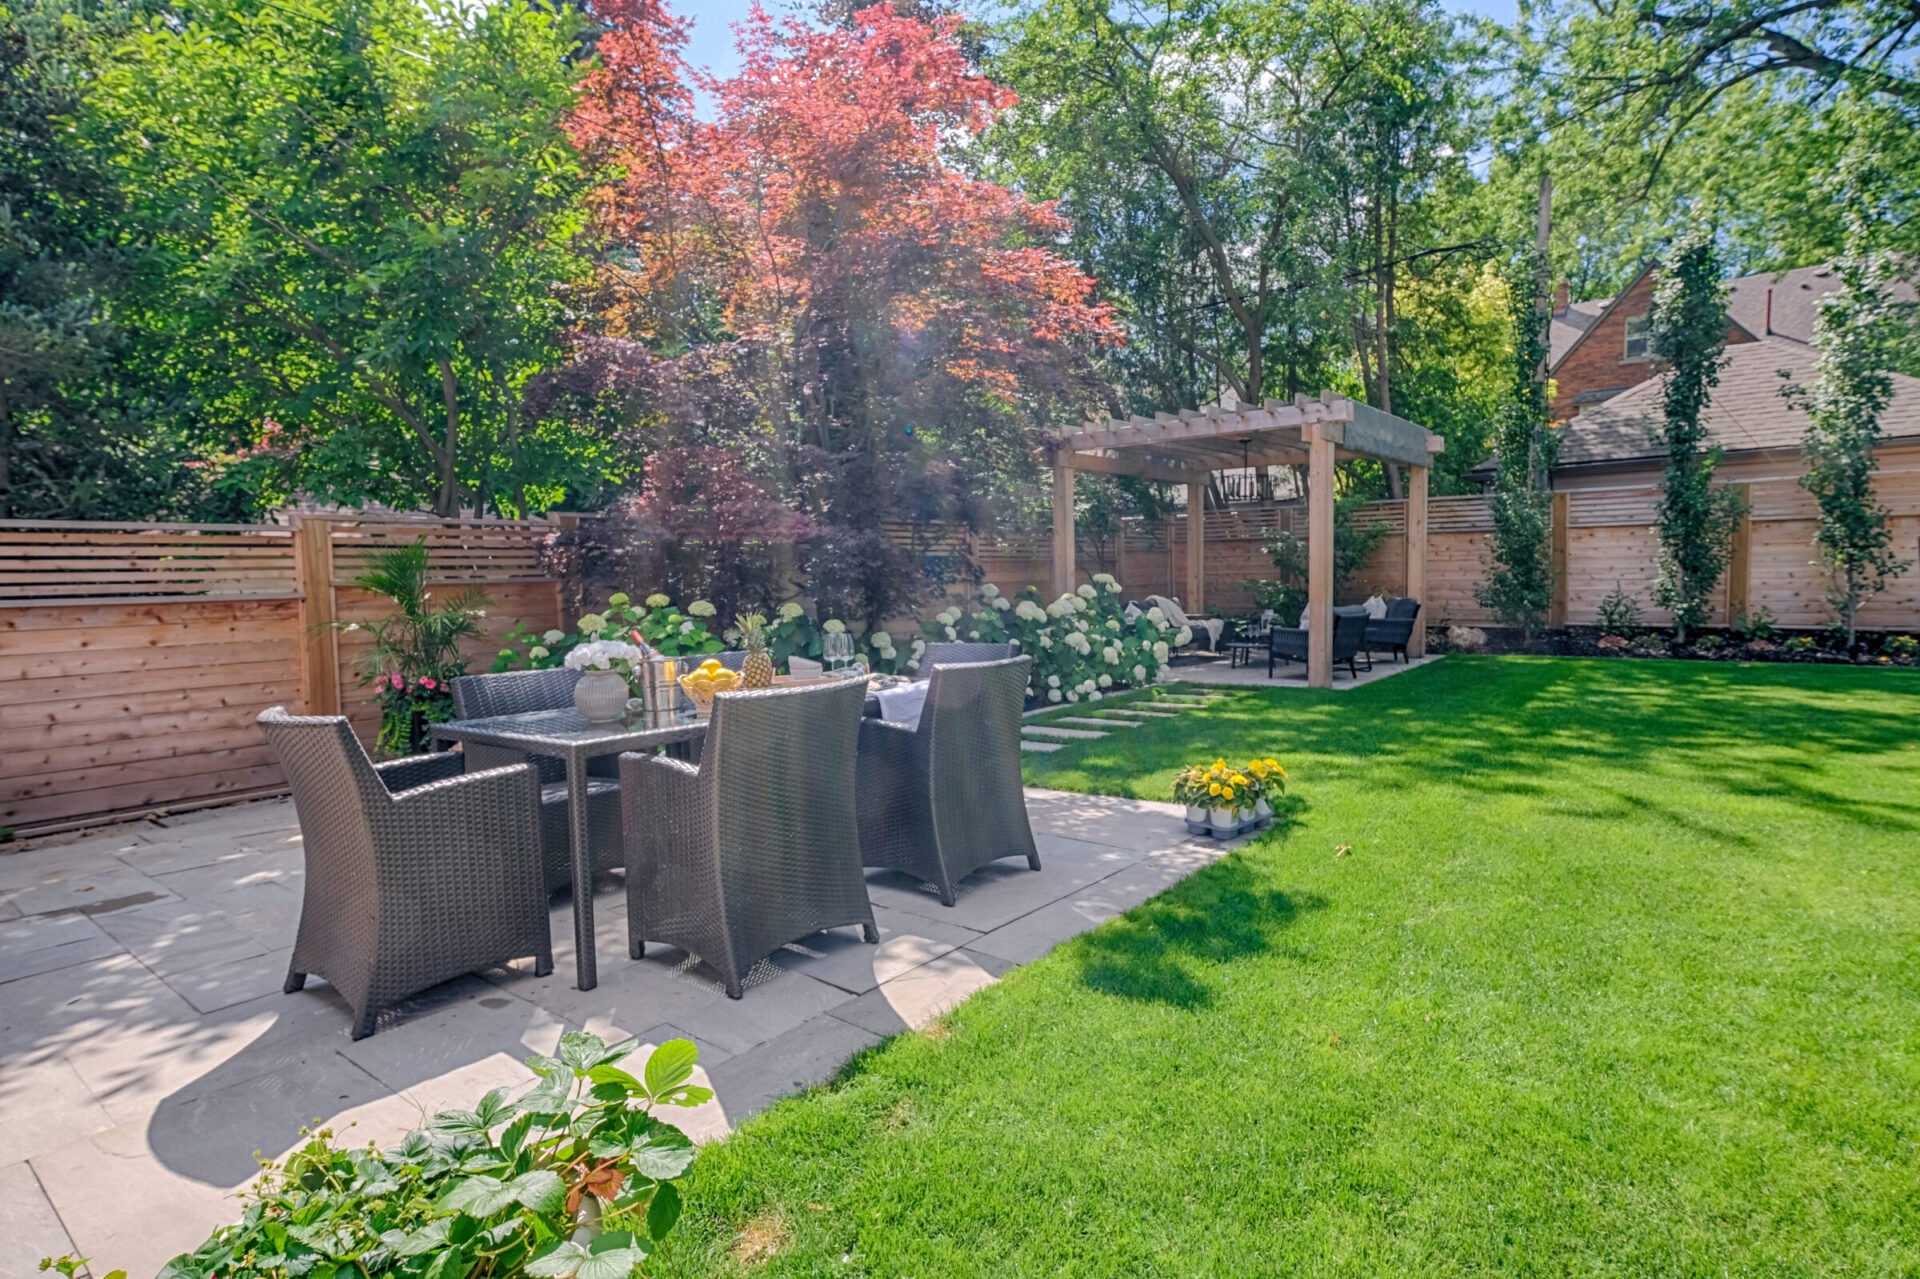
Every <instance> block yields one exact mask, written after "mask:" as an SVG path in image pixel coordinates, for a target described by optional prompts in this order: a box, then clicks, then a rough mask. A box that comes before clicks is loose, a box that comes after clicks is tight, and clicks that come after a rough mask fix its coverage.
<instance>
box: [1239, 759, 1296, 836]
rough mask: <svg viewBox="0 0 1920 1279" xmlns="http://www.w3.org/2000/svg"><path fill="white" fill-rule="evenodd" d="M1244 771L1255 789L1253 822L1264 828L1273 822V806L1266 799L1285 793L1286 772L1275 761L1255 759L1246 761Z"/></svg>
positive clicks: (1278, 762)
mask: <svg viewBox="0 0 1920 1279" xmlns="http://www.w3.org/2000/svg"><path fill="white" fill-rule="evenodd" d="M1245 771H1246V773H1247V775H1248V776H1249V777H1251V778H1253V782H1254V786H1255V787H1256V788H1257V789H1256V791H1255V794H1254V802H1253V816H1254V820H1255V821H1258V822H1259V823H1260V824H1261V825H1263V826H1264V825H1266V824H1267V823H1269V822H1271V821H1272V820H1273V805H1272V804H1271V803H1269V802H1268V800H1267V797H1268V796H1269V795H1284V794H1286V793H1287V770H1286V769H1284V768H1282V767H1280V761H1279V760H1277V759H1256V760H1250V761H1248V763H1247V767H1246V769H1245Z"/></svg>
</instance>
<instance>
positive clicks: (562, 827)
mask: <svg viewBox="0 0 1920 1279" xmlns="http://www.w3.org/2000/svg"><path fill="white" fill-rule="evenodd" d="M579 682H580V672H579V671H570V670H566V669H564V668H561V669H556V670H549V671H506V672H503V673H501V674H497V675H461V676H457V677H456V678H455V679H454V681H453V709H454V714H455V715H457V716H459V717H460V718H461V719H491V718H492V717H494V716H495V715H521V714H524V713H526V712H527V711H551V710H564V709H566V708H568V707H570V706H572V705H573V686H574V685H575V684H577V683H579ZM461 749H462V750H463V751H464V753H465V754H466V757H467V767H468V768H469V769H474V770H478V769H486V768H499V767H502V766H504V765H507V764H521V763H528V764H532V765H533V766H534V768H535V769H536V770H537V771H538V773H539V775H540V801H539V805H540V846H541V849H542V852H543V857H542V861H543V863H544V866H545V875H546V881H547V891H548V892H549V893H557V892H559V891H560V890H561V889H562V888H565V887H567V886H568V885H569V884H571V883H572V882H573V863H572V860H571V856H570V850H571V848H572V839H573V835H572V830H571V828H570V827H569V825H568V821H567V766H566V764H565V763H564V762H562V761H561V760H558V759H554V758H551V757H549V756H544V755H523V754H521V753H520V752H519V751H516V750H510V749H508V748H507V747H504V746H486V745H482V744H480V743H478V742H469V743H467V744H466V745H465V746H463V747H462V748H461ZM587 773H588V781H587V821H588V825H589V828H590V831H591V835H590V840H591V846H592V848H593V867H594V869H595V870H597V871H600V870H611V869H613V868H615V867H617V866H619V865H621V864H622V861H623V858H622V854H621V851H620V783H619V781H618V780H616V779H617V778H618V777H619V775H620V766H619V761H617V760H615V759H614V758H612V757H611V756H609V757H607V758H605V759H596V760H593V761H591V762H589V763H588V765H587Z"/></svg>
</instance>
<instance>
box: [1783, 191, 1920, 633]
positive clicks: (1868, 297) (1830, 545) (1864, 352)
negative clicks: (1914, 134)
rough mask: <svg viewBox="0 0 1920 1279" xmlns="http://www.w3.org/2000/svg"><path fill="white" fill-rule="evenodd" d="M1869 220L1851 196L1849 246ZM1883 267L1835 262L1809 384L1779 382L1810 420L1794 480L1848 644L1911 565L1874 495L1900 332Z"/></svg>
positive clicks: (1863, 234)
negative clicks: (1868, 605) (1809, 498)
mask: <svg viewBox="0 0 1920 1279" xmlns="http://www.w3.org/2000/svg"><path fill="white" fill-rule="evenodd" d="M1855 191H1856V194H1857V191H1858V187H1856V188H1855ZM1870 216H1871V215H1870V206H1867V205H1866V204H1865V203H1864V202H1857V203H1856V206H1855V225H1854V234H1853V239H1854V244H1855V246H1856V249H1857V246H1859V245H1860V244H1861V242H1862V241H1864V240H1866V239H1867V238H1868V236H1869V234H1870V230H1869V227H1868V225H1867V223H1868V219H1869V217H1870ZM1888 265H1889V264H1888V262H1887V259H1886V257H1885V256H1884V255H1882V254H1877V253H1873V252H1856V253H1854V254H1849V255H1847V256H1844V257H1842V258H1840V259H1839V260H1838V261H1836V262H1835V263H1834V271H1835V274H1837V275H1838V276H1839V279H1840V287H1839V288H1837V289H1835V290H1834V291H1833V292H1832V293H1830V294H1828V295H1827V296H1826V297H1824V298H1822V299H1821V300H1820V309H1819V312H1818V314H1817V316H1816V318H1815V320H1814V346H1815V348H1816V350H1817V352H1818V353H1817V354H1816V355H1815V357H1814V377H1813V384H1812V386H1810V387H1805V388H1801V387H1791V386H1790V387H1788V388H1786V392H1787V394H1788V396H1789V397H1790V398H1792V399H1795V400H1796V401H1797V402H1798V403H1799V404H1800V405H1801V406H1802V407H1803V408H1804V409H1805V410H1806V412H1807V416H1808V418H1810V419H1811V421H1810V422H1809V423H1808V426H1807V433H1806V438H1805V441H1804V443H1803V448H1804V449H1805V452H1806V456H1807V473H1806V474H1805V475H1804V476H1802V477H1801V480H1800V483H1801V484H1802V485H1803V486H1804V487H1805V488H1806V490H1807V491H1808V492H1809V493H1811V494H1813V496H1814V499H1815V500H1816V501H1817V502H1818V503H1819V504H1820V527H1819V529H1818V531H1817V532H1816V533H1815V534H1814V536H1815V540H1816V542H1817V544H1818V546H1819V548H1820V556H1821V559H1822V561H1823V562H1824V563H1825V564H1826V566H1827V569H1828V571H1829V572H1830V573H1831V574H1832V581H1833V592H1832V594H1830V595H1829V596H1828V597H1827V598H1828V603H1829V604H1831V605H1832V607H1833V610H1834V613H1835V614H1836V615H1837V617H1838V619H1839V620H1840V621H1841V622H1842V624H1844V625H1845V627H1846V631H1847V647H1848V648H1849V649H1851V648H1852V647H1853V645H1854V643H1855V638H1856V634H1857V622H1858V619H1859V615H1860V607H1861V605H1862V604H1864V603H1865V602H1866V601H1867V600H1869V599H1871V598H1872V597H1873V596H1875V595H1877V594H1879V593H1880V592H1881V591H1883V590H1885V589H1886V588H1887V586H1888V585H1889V583H1890V582H1891V581H1892V579H1893V578H1895V577H1898V576H1899V575H1900V574H1901V573H1904V572H1905V571H1906V570H1907V569H1908V568H1910V567H1912V565H1911V563H1910V562H1908V561H1904V560H1901V559H1900V558H1899V557H1897V556H1896V555H1895V554H1894V553H1893V529H1892V527H1891V526H1890V525H1889V524H1888V521H1887V508H1886V507H1885V506H1883V505H1881V504H1880V502H1879V500H1878V499H1877V498H1876V497H1875V496H1874V492H1873V473H1874V472H1875V471H1876V470H1878V469H1879V462H1878V460H1877V459H1876V457H1875V448H1876V446H1877V445H1878V444H1879V441H1880V415H1881V414H1882V413H1884V412H1885V411H1886V407H1887V404H1888V402H1889V401H1891V400H1892V398H1893V379H1892V378H1891V377H1890V376H1888V372H1887V370H1888V369H1889V367H1890V366H1891V364H1892V361H1893V358H1894V348H1895V345H1896V343H1897V341H1898V334H1899V330H1900V316H1899V312H1898V311H1897V310H1896V307H1895V304H1894V302H1893V299H1892V295H1891V292H1890V290H1889V289H1888V287H1887V277H1888V274H1889V271H1888Z"/></svg>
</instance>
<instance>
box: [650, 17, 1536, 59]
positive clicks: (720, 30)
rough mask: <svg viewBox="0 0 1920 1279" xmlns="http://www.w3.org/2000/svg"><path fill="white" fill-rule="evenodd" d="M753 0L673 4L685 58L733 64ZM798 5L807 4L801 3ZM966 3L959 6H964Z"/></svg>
mask: <svg viewBox="0 0 1920 1279" xmlns="http://www.w3.org/2000/svg"><path fill="white" fill-rule="evenodd" d="M1444 2H1445V4H1446V6H1447V8H1449V9H1452V10H1454V11H1455V12H1456V13H1478V14H1484V15H1486V16H1487V17H1489V18H1493V19H1494V20H1496V21H1499V22H1512V21H1513V17H1514V0H1444ZM761 3H762V4H763V5H764V6H765V8H766V10H767V12H768V13H771V14H774V15H776V16H778V15H780V14H782V13H785V12H787V10H788V7H789V6H788V5H787V4H786V3H783V0H761ZM751 4H752V0H682V2H681V3H679V4H674V5H672V6H671V7H672V9H673V11H674V12H675V13H678V14H681V15H682V16H684V17H688V18H691V19H693V38H692V39H691V40H690V41H689V42H688V44H687V61H689V62H691V63H692V64H693V65H694V66H696V67H707V68H709V69H710V70H713V71H718V72H720V73H722V74H725V73H727V72H730V71H732V70H733V68H734V66H735V58H734V53H733V32H732V31H731V30H730V28H731V27H732V25H733V24H734V23H736V22H738V21H740V19H742V18H744V17H746V16H747V10H748V8H750V7H751ZM796 7H800V8H807V7H810V6H807V5H805V4H804V0H803V3H802V4H801V5H799V6H796ZM964 7H965V6H962V8H963V9H964Z"/></svg>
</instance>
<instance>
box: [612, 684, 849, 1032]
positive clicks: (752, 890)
mask: <svg viewBox="0 0 1920 1279" xmlns="http://www.w3.org/2000/svg"><path fill="white" fill-rule="evenodd" d="M866 691H867V690H866V683H865V681H864V680H838V681H835V682H833V683H828V684H808V685H801V686H796V687H791V688H770V689H760V690H755V691H753V692H738V693H720V694H718V695H716V696H715V697H714V699H713V714H712V718H711V720H710V721H709V722H708V725H707V734H706V743H705V745H704V747H703V748H702V750H701V752H700V762H699V763H698V764H697V765H696V764H691V763H688V762H687V761H685V760H678V759H670V758H667V757H665V756H661V755H640V754H634V753H629V754H625V755H622V756H620V793H621V796H622V801H623V803H624V804H625V807H626V830H627V944H628V950H629V952H630V953H631V954H632V955H633V957H634V958H635V959H639V958H641V957H642V956H643V955H644V954H645V947H646V943H647V942H650V941H655V942H665V943H667V944H669V945H673V946H679V947H680V948H682V949H683V950H686V951H689V952H690V953H692V954H694V955H697V956H699V957H700V958H701V959H704V960H705V961H706V962H707V963H709V964H711V965H712V966H713V967H714V968H715V969H717V970H718V971H719V973H720V976H721V979H722V981H724V982H725V984H726V988H727V994H728V995H729V996H731V997H732V998H734V999H738V998H740V996H741V994H742V993H743V989H744V987H743V983H744V980H745V978H746V975H747V971H748V970H749V969H750V968H752V967H753V965H754V964H755V963H756V962H757V961H759V960H761V959H764V958H765V957H767V956H768V955H771V954H772V953H773V952H774V951H776V950H778V949H779V948H780V947H782V946H784V945H786V944H787V943H788V942H791V941H798V940H799V939H800V938H802V937H806V936H809V935H811V934H813V933H817V932H819V931H820V930H821V929H823V928H837V927H840V926H842V925H852V924H858V925H860V927H861V929H862V930H863V931H862V935H863V936H864V937H865V939H866V940H867V941H868V942H877V941H879V940H880V934H879V930H878V929H877V928H876V927H875V925H874V919H873V904H872V903H871V902H870V901H868V900H867V881H866V877H865V875H863V874H862V873H861V870H860V844H859V839H860V834H859V822H858V819H857V817H856V815H855V808H854V790H853V787H854V750H855V747H856V745H857V743H858V740H859V733H860V719H861V709H862V706H863V705H864V703H865V701H866Z"/></svg>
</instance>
